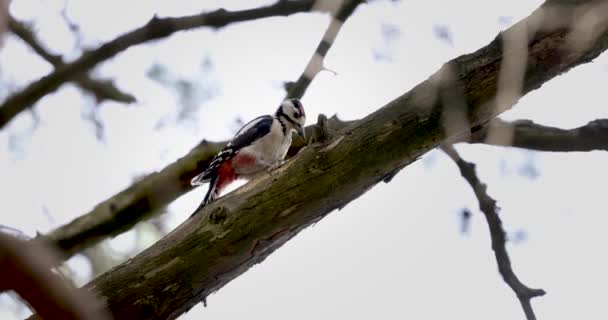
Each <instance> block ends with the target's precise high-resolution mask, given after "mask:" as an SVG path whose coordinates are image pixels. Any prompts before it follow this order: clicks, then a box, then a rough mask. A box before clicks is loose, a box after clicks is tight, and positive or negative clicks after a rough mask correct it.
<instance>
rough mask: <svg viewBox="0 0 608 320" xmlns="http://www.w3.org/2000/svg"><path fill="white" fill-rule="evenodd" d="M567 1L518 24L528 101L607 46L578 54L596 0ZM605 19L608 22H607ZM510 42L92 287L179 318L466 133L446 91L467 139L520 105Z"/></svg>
mask: <svg viewBox="0 0 608 320" xmlns="http://www.w3.org/2000/svg"><path fill="white" fill-rule="evenodd" d="M562 3H564V4H565V7H562V8H563V9H564V10H563V11H560V12H561V14H562V15H561V16H559V18H560V19H558V20H557V21H559V22H560V23H557V24H555V23H554V22H555V21H553V20H552V21H551V22H552V23H551V24H548V25H543V26H542V27H543V28H542V29H541V28H540V27H539V26H538V25H537V24H536V22H538V19H541V21H542V18H543V17H547V15H546V13H547V11H544V10H552V9H555V7H547V5H545V6H543V7H541V9H539V10H537V11H535V12H534V13H533V14H532V16H531V17H529V18H526V19H525V20H524V21H520V22H518V24H516V25H515V26H514V28H521V27H522V25H523V26H527V25H528V23H530V19H533V20H534V21H535V24H534V25H535V28H532V29H530V30H529V32H530V36H529V38H527V39H526V41H527V42H526V43H524V44H525V45H526V46H527V55H528V56H527V60H526V65H525V67H526V70H525V71H526V72H525V73H524V79H523V82H522V88H521V94H522V95H525V94H526V93H528V92H530V91H532V90H534V89H537V88H539V87H540V86H541V85H542V84H543V83H545V82H547V81H549V80H550V79H552V78H553V77H555V76H557V75H560V74H562V73H564V72H566V71H568V70H569V69H570V68H572V67H574V66H577V65H579V64H581V63H585V62H588V61H591V60H592V59H594V58H595V57H597V56H598V55H599V54H600V53H601V52H603V51H605V50H606V49H607V48H608V31H606V30H605V29H601V32H599V33H598V34H597V37H595V38H594V39H593V41H592V42H591V43H589V45H588V46H586V47H585V48H584V49H582V50H581V49H580V48H579V49H578V50H575V51H572V50H571V47H570V46H569V43H568V41H567V40H566V39H567V38H568V36H569V35H570V32H571V31H572V29H571V26H570V24H569V22H570V21H572V19H574V17H578V16H579V14H580V13H581V11H580V10H575V9H581V10H583V9H585V8H586V7H576V6H575V4H576V5H583V6H584V5H587V4H590V3H593V1H576V2H572V1H568V0H561V1H560V0H553V1H548V2H547V4H548V5H549V6H550V5H554V4H557V5H559V4H562ZM588 9H589V8H588ZM575 13H576V15H575ZM601 18H602V19H605V20H606V21H608V16H601ZM605 20H602V22H604V21H605ZM563 21H565V22H566V24H565V25H563V24H562V23H561V22H563ZM539 30H540V31H539ZM505 32H508V30H507V31H505ZM501 40H502V39H501V37H500V36H499V37H498V38H497V39H495V40H494V41H492V42H491V43H490V44H489V45H487V46H485V47H483V48H481V49H480V50H478V51H476V52H474V53H472V54H468V55H464V56H461V57H458V58H456V59H454V60H452V61H450V62H449V63H448V64H447V65H446V66H444V67H443V68H442V69H441V70H440V71H438V72H437V73H436V74H434V75H433V76H432V77H431V78H430V79H429V80H427V81H424V82H423V83H421V84H419V85H418V86H416V87H415V88H414V89H412V90H411V91H410V92H407V93H405V94H404V95H402V96H400V97H398V98H396V99H395V100H393V101H391V102H390V103H388V104H387V105H385V106H383V107H382V108H379V109H378V110H377V111H375V112H374V113H372V114H370V115H368V116H367V117H365V118H363V119H361V120H360V121H358V122H356V123H354V124H352V125H350V126H348V127H346V128H344V129H342V130H340V131H338V132H336V133H335V134H333V135H329V136H330V137H331V138H330V140H329V141H327V142H324V143H319V144H313V145H311V146H309V147H305V148H303V149H302V150H300V152H299V153H298V154H297V155H296V156H295V157H293V158H292V160H290V161H288V162H287V163H285V164H284V165H282V166H281V167H280V168H278V169H276V170H275V171H274V172H273V174H272V175H264V176H262V177H260V178H259V179H255V180H253V181H250V182H249V183H248V184H246V185H245V186H243V187H241V188H239V189H237V190H235V191H234V192H232V193H229V194H227V195H226V196H224V197H222V198H220V199H218V200H217V201H215V202H213V203H212V204H210V205H208V206H206V207H204V208H203V209H202V210H201V212H199V213H198V214H197V215H195V216H194V217H193V218H192V219H189V220H187V221H186V222H185V223H183V224H182V225H181V226H179V227H178V228H176V229H175V230H174V231H172V232H171V233H170V234H168V235H167V236H166V237H164V238H163V239H161V240H160V241H159V242H157V243H156V244H154V245H153V246H151V247H150V248H148V249H146V250H144V251H143V252H142V253H140V254H139V255H137V256H136V257H134V258H132V259H130V260H129V261H127V262H125V263H123V264H122V265H120V266H118V267H116V268H114V269H113V270H111V271H109V272H107V273H105V274H103V275H101V276H100V277H98V278H97V279H95V280H94V281H92V282H91V283H90V284H88V285H87V287H88V288H89V289H91V290H94V291H96V292H98V293H99V294H101V295H103V296H104V298H105V301H106V304H107V306H108V308H109V309H110V310H111V312H112V313H113V315H114V317H115V318H116V319H157V318H162V319H175V318H176V317H178V316H179V315H181V314H183V313H184V312H185V311H187V310H189V309H190V308H191V307H192V306H194V305H195V304H197V303H198V302H200V301H203V300H204V299H205V298H206V297H207V296H208V295H209V294H211V293H213V292H215V291H217V290H219V289H220V288H221V287H223V286H224V285H225V284H227V283H228V282H230V281H231V280H233V279H234V278H236V277H238V276H239V275H240V274H242V273H243V272H245V271H246V270H248V269H249V268H250V267H251V266H253V265H255V264H256V263H259V262H261V261H263V260H264V259H265V258H266V257H267V256H268V255H270V254H271V253H272V252H273V251H274V250H276V249H277V248H279V247H280V246H282V245H283V244H284V243H285V242H287V241H288V240H289V239H291V238H292V237H294V236H295V235H296V234H298V233H299V232H300V231H301V230H303V229H305V228H306V227H308V226H310V225H311V224H313V223H315V222H318V221H319V220H320V219H322V218H323V217H324V216H325V215H327V214H329V213H330V212H332V211H334V210H335V209H340V208H343V207H344V206H345V205H347V204H348V203H349V202H350V201H352V200H354V199H356V198H358V197H359V196H361V195H362V194H364V193H365V192H366V191H368V190H369V189H370V188H372V187H373V186H374V185H375V184H377V183H378V182H381V181H384V180H385V179H386V177H387V176H390V175H393V174H394V172H395V170H398V169H401V168H403V167H405V166H407V165H408V164H409V163H411V162H413V161H415V160H416V159H418V157H420V156H421V155H423V154H424V153H426V152H428V151H429V150H431V149H433V148H434V147H436V146H437V145H438V144H439V143H441V141H444V140H446V139H452V138H454V137H456V136H457V135H459V134H461V133H462V132H457V131H452V132H450V133H449V134H448V133H446V131H445V130H444V126H443V123H442V119H443V117H442V114H443V113H444V112H446V111H449V110H448V109H449V108H452V107H454V105H451V104H444V99H437V96H438V95H440V96H441V95H442V94H443V93H444V91H452V89H453V87H454V86H458V87H459V88H460V90H461V91H462V94H463V98H464V101H466V104H464V105H463V106H461V107H463V108H465V110H464V111H465V112H464V113H463V114H465V115H466V117H467V118H466V120H467V127H466V128H463V130H464V129H466V130H464V131H466V132H468V131H470V129H471V128H472V127H475V126H479V125H481V124H483V123H487V122H488V121H490V120H491V119H493V118H494V117H496V116H497V114H500V113H501V112H503V111H505V110H507V109H509V108H510V107H512V106H513V104H514V103H515V102H516V101H517V100H512V101H510V103H508V104H505V103H504V101H502V104H498V102H497V99H496V97H497V92H498V79H499V72H500V63H501V60H502V58H503V51H502V46H501ZM447 69H449V70H456V71H457V72H455V73H454V74H455V75H456V77H445V74H446V70H447ZM535 293H539V292H535Z"/></svg>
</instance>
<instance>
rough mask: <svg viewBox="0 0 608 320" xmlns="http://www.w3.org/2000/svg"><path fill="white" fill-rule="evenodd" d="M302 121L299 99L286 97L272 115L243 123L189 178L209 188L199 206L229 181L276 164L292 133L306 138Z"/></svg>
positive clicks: (301, 107)
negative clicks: (202, 170)
mask: <svg viewBox="0 0 608 320" xmlns="http://www.w3.org/2000/svg"><path fill="white" fill-rule="evenodd" d="M305 122H306V114H305V113H304V108H303V106H302V103H301V102H300V100H298V99H288V100H285V101H283V103H281V105H280V106H279V108H278V109H277V111H276V112H275V114H274V115H272V116H271V115H264V116H261V117H257V118H255V119H253V120H252V121H250V122H249V123H247V124H246V125H245V126H243V127H242V128H241V129H240V130H239V131H238V132H237V133H236V135H235V136H234V138H233V139H232V141H230V142H229V143H228V144H227V145H226V146H225V147H224V148H223V149H222V150H221V151H220V152H219V153H218V154H217V155H216V156H215V157H214V158H213V159H212V160H211V163H210V164H209V166H208V167H207V169H206V170H205V171H204V172H202V173H201V174H199V175H197V176H196V177H194V178H193V179H192V181H191V184H192V185H201V184H204V183H207V182H209V190H208V191H207V194H206V195H205V198H204V199H203V202H202V203H201V204H200V206H199V207H198V209H200V208H201V207H203V206H205V205H206V204H208V203H209V202H211V201H213V200H215V199H216V198H217V197H218V196H219V194H220V192H221V191H222V189H224V188H225V187H226V186H227V185H228V184H229V183H231V182H232V181H234V180H236V179H238V178H251V177H253V176H255V175H256V174H258V173H260V172H263V171H264V170H267V169H269V168H271V167H273V166H276V165H277V164H279V163H280V162H281V161H282V160H283V159H284V158H285V155H286V154H287V150H289V147H290V146H291V136H292V132H296V133H298V134H299V135H300V136H301V137H302V138H303V139H304V138H305V136H304V124H305ZM198 209H197V211H198ZM195 212H196V211H195Z"/></svg>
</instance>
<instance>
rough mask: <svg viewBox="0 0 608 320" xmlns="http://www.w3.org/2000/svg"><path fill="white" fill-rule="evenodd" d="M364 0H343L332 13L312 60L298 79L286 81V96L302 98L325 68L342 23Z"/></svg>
mask: <svg viewBox="0 0 608 320" xmlns="http://www.w3.org/2000/svg"><path fill="white" fill-rule="evenodd" d="M362 2H363V1H362V0H343V1H342V5H341V6H340V8H339V9H338V11H337V12H336V13H335V14H333V15H332V18H331V22H330V23H329V26H328V27H327V30H326V31H325V34H323V38H322V39H321V42H319V45H317V49H316V50H315V52H314V53H313V55H312V57H310V61H308V64H307V65H306V68H305V69H304V72H303V73H302V75H300V78H298V81H296V82H295V83H286V88H287V97H286V98H302V96H304V93H305V92H306V89H308V86H309V85H310V83H311V82H312V80H313V79H314V78H315V76H316V75H317V74H318V73H319V72H320V71H321V70H323V68H324V66H323V61H324V60H325V55H327V52H328V51H329V49H330V48H331V46H332V45H333V44H334V40H335V39H336V36H337V35H338V32H340V29H341V28H342V25H344V22H346V19H348V17H350V15H351V14H352V13H353V12H354V11H355V9H356V8H357V7H358V6H359V5H360V4H361V3H362Z"/></svg>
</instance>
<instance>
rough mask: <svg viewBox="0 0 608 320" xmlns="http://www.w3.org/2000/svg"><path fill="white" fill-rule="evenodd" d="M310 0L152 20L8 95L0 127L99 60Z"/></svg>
mask: <svg viewBox="0 0 608 320" xmlns="http://www.w3.org/2000/svg"><path fill="white" fill-rule="evenodd" d="M314 2H315V1H314V0H293V1H278V2H276V3H275V4H273V5H269V6H264V7H259V8H255V9H247V10H239V11H227V10H224V9H219V10H215V11H212V12H207V13H201V14H197V15H192V16H185V17H179V18H157V17H154V18H152V19H151V20H150V21H149V22H148V23H147V24H146V25H144V26H142V27H140V28H138V29H135V30H133V31H131V32H128V33H126V34H124V35H122V36H119V37H117V38H116V39H114V40H112V41H110V42H108V43H106V44H104V45H102V46H101V47H99V48H97V49H95V50H92V51H88V52H85V53H84V54H83V55H82V56H81V57H80V58H78V59H76V60H75V61H73V62H70V63H68V64H65V65H63V66H61V67H59V68H56V69H55V70H54V71H53V72H51V73H50V74H48V75H46V76H44V77H42V78H41V79H39V80H37V81H35V82H33V83H31V84H30V85H28V86H27V87H26V88H24V89H23V90H21V91H20V92H19V93H16V94H14V95H12V96H10V97H9V98H8V99H6V101H4V103H3V104H2V105H1V106H0V128H2V127H4V125H6V124H7V123H8V122H9V121H10V120H11V119H12V118H13V117H15V116H16V115H17V114H19V113H20V112H21V111H23V110H25V109H27V108H29V107H30V106H31V105H33V104H34V103H35V102H37V101H38V100H40V98H42V97H43V96H45V95H46V94H48V93H50V92H52V91H54V90H56V89H57V88H59V86H61V85H62V84H63V83H65V82H66V81H69V80H71V79H73V78H75V77H77V76H78V75H80V74H82V73H84V72H87V71H88V70H90V69H92V68H93V67H95V66H96V65H97V64H99V63H100V62H102V61H105V60H107V59H109V58H111V57H113V56H114V55H116V54H118V53H120V52H122V51H124V50H126V49H127V48H129V47H132V46H134V45H138V44H141V43H144V42H147V41H151V40H156V39H160V38H164V37H167V36H169V35H171V34H173V33H175V32H178V31H182V30H188V29H193V28H198V27H203V26H208V27H213V28H221V27H223V26H226V25H228V24H230V23H235V22H242V21H249V20H255V19H261V18H267V17H272V16H285V15H290V14H294V13H298V12H305V11H309V10H310V9H311V8H312V6H313V4H314Z"/></svg>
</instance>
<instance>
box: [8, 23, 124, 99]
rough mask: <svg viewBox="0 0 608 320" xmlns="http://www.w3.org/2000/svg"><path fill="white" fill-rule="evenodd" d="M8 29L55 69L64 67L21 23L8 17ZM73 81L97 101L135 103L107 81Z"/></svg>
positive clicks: (89, 79) (84, 77)
mask: <svg viewBox="0 0 608 320" xmlns="http://www.w3.org/2000/svg"><path fill="white" fill-rule="evenodd" d="M8 27H9V29H10V30H11V32H13V33H14V34H15V35H16V36H17V37H19V38H20V39H21V40H22V41H23V42H25V43H26V44H27V45H29V46H30V48H32V50H34V52H36V53H37V54H38V55H39V56H41V57H42V58H43V59H44V60H46V61H47V62H49V63H50V64H52V65H53V67H55V68H59V67H62V66H64V65H65V63H64V61H63V58H62V57H61V56H59V55H55V54H52V53H50V52H48V51H47V50H46V49H45V48H44V47H43V46H42V44H41V43H40V41H39V40H38V39H37V38H36V35H35V34H34V33H33V32H32V30H30V29H29V28H28V27H27V26H26V25H24V24H23V23H21V22H19V21H17V20H15V18H13V17H12V16H9V19H8ZM75 81H76V82H77V83H78V85H79V86H80V87H82V88H83V89H85V90H87V91H90V92H91V93H92V94H93V95H94V96H95V98H96V99H97V101H99V102H101V101H103V100H114V101H118V102H123V103H133V102H135V97H133V95H131V94H128V93H125V92H122V91H121V90H120V89H118V88H117V87H116V86H114V84H113V83H112V82H111V81H109V80H103V81H98V80H93V79H91V78H90V77H89V76H88V75H87V74H82V75H80V76H78V77H76V78H75Z"/></svg>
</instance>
